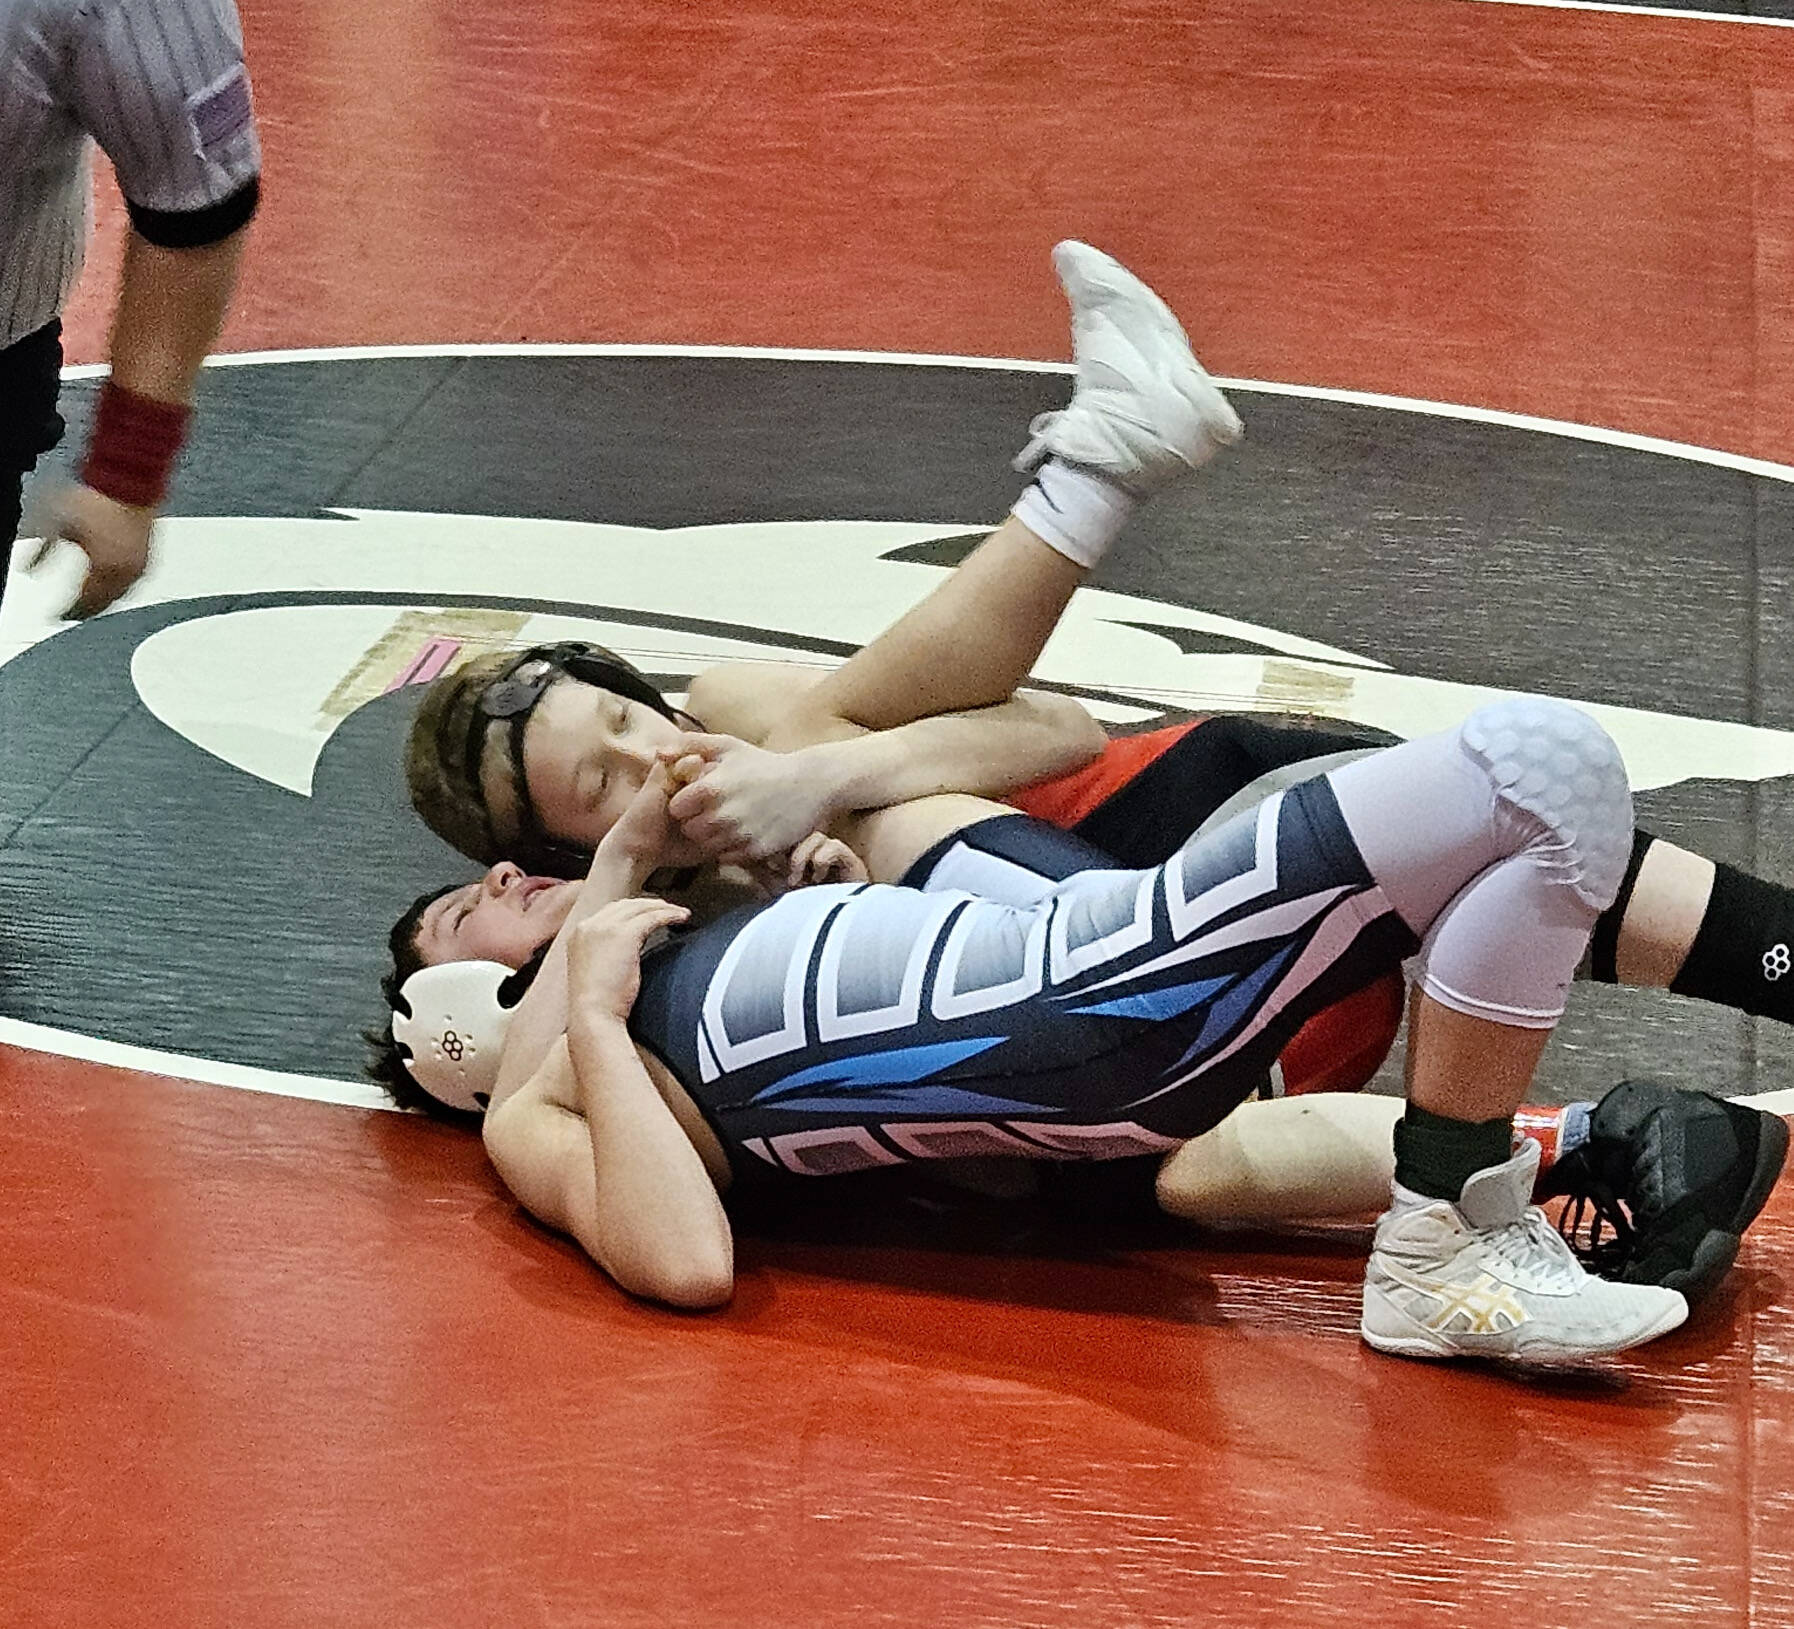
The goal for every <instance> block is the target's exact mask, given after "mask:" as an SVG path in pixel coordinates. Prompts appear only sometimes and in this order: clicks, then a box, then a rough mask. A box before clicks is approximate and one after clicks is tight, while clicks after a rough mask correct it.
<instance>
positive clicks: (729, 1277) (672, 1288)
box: [654, 1272, 735, 1312]
mask: <svg viewBox="0 0 1794 1629" xmlns="http://www.w3.org/2000/svg"><path fill="white" fill-rule="evenodd" d="M734 1298H735V1274H734V1273H733V1272H721V1273H716V1272H710V1273H687V1274H684V1275H682V1276H681V1277H678V1278H674V1279H669V1280H668V1281H667V1282H666V1283H665V1284H664V1285H663V1286H662V1287H661V1289H660V1291H659V1293H658V1294H656V1295H655V1297H654V1299H655V1300H656V1301H659V1302H661V1303H663V1304H664V1305H666V1306H669V1307H677V1308H678V1309H679V1310H680V1311H681V1312H714V1311H715V1310H716V1309H717V1308H718V1307H726V1306H727V1305H728V1304H729V1303H730V1301H732V1300H733V1299H734Z"/></svg>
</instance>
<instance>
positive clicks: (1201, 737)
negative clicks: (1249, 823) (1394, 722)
mask: <svg viewBox="0 0 1794 1629" xmlns="http://www.w3.org/2000/svg"><path fill="white" fill-rule="evenodd" d="M1394 740H1395V737H1394V736H1391V735H1387V734H1385V733H1384V732H1383V731H1381V730H1372V729H1369V728H1368V727H1365V726H1359V725H1354V724H1346V723H1340V722H1337V721H1329V722H1328V723H1327V724H1325V725H1319V724H1315V723H1313V722H1311V721H1307V720H1300V719H1294V718H1290V717H1286V716H1282V715H1269V716H1267V717H1264V718H1257V717H1246V716H1243V715H1238V714H1226V715H1222V716H1220V717H1217V718H1210V719H1205V720H1204V721H1203V722H1202V723H1200V724H1198V725H1197V726H1196V727H1195V728H1194V729H1193V730H1191V731H1190V732H1189V733H1188V734H1187V735H1185V736H1184V737H1183V738H1182V739H1181V740H1179V741H1178V742H1176V743H1175V744H1174V745H1173V746H1171V747H1170V748H1168V749H1167V750H1166V751H1165V752H1163V753H1161V754H1160V755H1159V756H1158V757H1157V758H1155V759H1153V760H1152V762H1150V763H1149V764H1147V765H1146V766H1145V767H1144V768H1143V769H1141V770H1140V772H1139V773H1138V774H1136V775H1135V776H1134V777H1133V778H1132V779H1131V780H1129V781H1128V782H1127V783H1126V784H1125V785H1123V786H1121V787H1119V788H1118V789H1117V790H1116V791H1115V792H1113V793H1111V794H1110V796H1109V797H1107V798H1105V799H1104V800H1103V802H1102V803H1100V804H1099V805H1098V806H1097V807H1096V808H1095V809H1093V810H1091V812H1090V813H1089V814H1087V815H1086V816H1085V817H1084V818H1083V819H1082V820H1080V821H1079V822H1078V823H1077V825H1076V826H1074V827H1073V828H1072V830H1073V831H1074V832H1075V833H1076V835H1077V836H1079V837H1081V838H1082V839H1083V840H1084V841H1085V842H1087V843H1090V844H1092V845H1093V846H1095V847H1096V848H1098V849H1100V850H1102V851H1103V852H1104V853H1105V854H1107V855H1109V856H1110V857H1111V858H1112V859H1113V860H1114V861H1115V863H1117V864H1119V865H1125V866H1148V865H1159V864H1162V863H1163V862H1164V861H1165V860H1166V859H1167V858H1168V857H1169V856H1170V855H1171V854H1172V853H1173V852H1175V851H1176V850H1177V849H1178V848H1179V847H1181V846H1182V844H1183V843H1184V842H1185V840H1186V839H1187V838H1188V837H1189V836H1190V834H1191V833H1192V832H1195V831H1198V830H1200V829H1201V828H1203V827H1204V826H1205V825H1208V824H1210V823H1211V822H1212V821H1214V819H1215V817H1216V816H1217V815H1220V816H1222V817H1225V815H1227V814H1231V813H1235V812H1237V811H1238V810H1239V809H1240V808H1244V807H1249V806H1250V805H1251V804H1255V803H1258V802H1261V801H1262V800H1263V799H1264V798H1266V797H1268V796H1270V794H1271V793H1272V792H1274V791H1277V790H1279V789H1280V788H1281V787H1283V786H1288V785H1293V784H1295V783H1296V782H1297V781H1299V780H1302V779H1306V778H1307V774H1309V773H1312V774H1320V773H1322V772H1323V771H1324V770H1325V769H1328V768H1331V767H1332V766H1333V764H1334V763H1336V762H1338V761H1339V755H1341V754H1344V753H1354V752H1364V751H1372V750H1375V749H1376V748H1377V747H1380V746H1388V745H1389V744H1390V743H1391V742H1393V741H1394ZM1303 765H1311V766H1312V767H1311V769H1309V770H1308V771H1307V772H1306V773H1305V772H1303V771H1302V769H1301V768H1300V767H1299V766H1303Z"/></svg>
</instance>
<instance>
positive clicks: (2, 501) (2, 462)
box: [0, 321, 63, 594]
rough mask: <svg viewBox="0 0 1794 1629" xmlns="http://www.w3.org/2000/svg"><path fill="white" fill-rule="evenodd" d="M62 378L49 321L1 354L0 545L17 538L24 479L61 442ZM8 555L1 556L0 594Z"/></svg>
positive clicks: (57, 339)
mask: <svg viewBox="0 0 1794 1629" xmlns="http://www.w3.org/2000/svg"><path fill="white" fill-rule="evenodd" d="M61 378H62V324H61V322H60V321H51V322H49V323H47V324H46V325H45V326H44V327H42V328H39V329H38V330H37V331H36V332H35V333H30V334H27V335H26V336H25V337H24V338H23V339H21V340H19V341H17V342H16V343H14V344H12V345H8V346H7V347H6V348H5V349H4V350H0V545H3V546H4V549H5V550H6V551H7V552H8V553H9V552H10V550H11V548H12V543H13V539H14V538H16V537H17V536H18V534H19V519H20V516H21V514H22V512H23V508H24V490H25V477H26V476H27V475H28V474H30V473H31V471H32V470H34V469H35V468H36V467H37V461H38V459H39V458H40V457H41V456H42V455H43V454H44V453H47V452H48V451H49V450H50V449H51V448H52V447H54V446H55V445H56V443H57V442H59V441H60V440H61V439H62V430H63V424H62V415H61V414H60V413H58V412H57V411H56V392H57V387H58V386H59V385H60V383H61ZM6 559H7V553H0V594H3V593H4V592H5V589H6V573H5V570H4V566H5V562H6Z"/></svg>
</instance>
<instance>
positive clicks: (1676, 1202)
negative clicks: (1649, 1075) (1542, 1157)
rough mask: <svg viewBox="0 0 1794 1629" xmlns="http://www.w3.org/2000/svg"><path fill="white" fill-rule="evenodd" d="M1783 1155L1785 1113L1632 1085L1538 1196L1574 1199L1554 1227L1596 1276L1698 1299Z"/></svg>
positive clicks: (1760, 1202)
mask: <svg viewBox="0 0 1794 1629" xmlns="http://www.w3.org/2000/svg"><path fill="white" fill-rule="evenodd" d="M1787 1157H1788V1123H1787V1121H1785V1120H1783V1119H1782V1117H1781V1116H1780V1115H1777V1114H1765V1113H1764V1112H1763V1111H1762V1110H1761V1109H1753V1108H1751V1107H1750V1105H1749V1104H1748V1103H1730V1102H1727V1101H1726V1100H1725V1099H1724V1098H1720V1097H1714V1096H1713V1095H1712V1094H1711V1093H1708V1092H1694V1091H1684V1090H1682V1089H1681V1088H1679V1087H1675V1086H1670V1085H1666V1084H1665V1083H1664V1082H1662V1081H1656V1080H1627V1081H1622V1082H1621V1083H1620V1084H1619V1085H1618V1086H1616V1087H1614V1089H1613V1090H1612V1091H1610V1092H1609V1093H1608V1094H1607V1095H1606V1096H1605V1097H1604V1098H1602V1099H1601V1101H1600V1102H1599V1103H1597V1104H1596V1105H1595V1108H1594V1112H1593V1114H1592V1115H1591V1116H1590V1119H1589V1137H1588V1141H1587V1142H1586V1143H1584V1144H1583V1145H1582V1146H1581V1147H1580V1148H1578V1149H1576V1150H1574V1151H1573V1152H1572V1153H1570V1154H1567V1155H1565V1156H1564V1157H1563V1158H1562V1159H1561V1160H1559V1161H1558V1162H1557V1164H1556V1165H1554V1166H1553V1167H1552V1168H1551V1170H1550V1171H1549V1172H1548V1173H1547V1175H1546V1177H1545V1180H1544V1182H1543V1184H1542V1185H1541V1188H1542V1191H1541V1197H1548V1196H1550V1195H1555V1194H1563V1195H1567V1196H1568V1199H1569V1203H1568V1204H1567V1205H1566V1206H1565V1207H1564V1212H1563V1216H1562V1217H1561V1219H1560V1221H1559V1227H1560V1228H1561V1230H1562V1232H1563V1235H1564V1237H1565V1238H1566V1239H1567V1240H1568V1241H1569V1242H1570V1246H1571V1248H1572V1249H1574V1250H1575V1251H1576V1253H1577V1255H1578V1256H1580V1257H1581V1258H1582V1262H1583V1264H1584V1265H1585V1266H1586V1267H1587V1268H1588V1269H1589V1270H1590V1271H1591V1272H1595V1273H1599V1274H1601V1276H1602V1277H1604V1278H1613V1279H1618V1280H1619V1281H1620V1282H1622V1283H1627V1284H1661V1285H1663V1286H1664V1287H1665V1288H1668V1289H1672V1290H1680V1291H1681V1292H1682V1294H1683V1295H1684V1296H1686V1297H1687V1299H1688V1300H1689V1301H1691V1302H1692V1301H1695V1300H1698V1299H1699V1298H1700V1297H1701V1296H1703V1295H1705V1294H1706V1293H1707V1292H1708V1291H1709V1290H1711V1289H1712V1288H1713V1287H1714V1286H1715V1285H1716V1284H1717V1283H1718V1282H1719V1281H1720V1279H1722V1278H1723V1277H1724V1276H1725V1274H1726V1270H1727V1269H1728V1268H1729V1267H1730V1266H1731V1265H1732V1262H1733V1261H1734V1259H1736V1257H1737V1254H1738V1243H1739V1240H1740V1239H1741V1238H1742V1237H1743V1235H1744V1230H1745V1229H1746V1228H1747V1227H1749V1226H1750V1224H1751V1223H1752V1222H1754V1221H1755V1220H1756V1218H1757V1213H1758V1212H1759V1211H1761V1210H1762V1208H1763V1206H1764V1205H1765V1204H1766V1203H1767V1202H1768V1199H1769V1194H1770V1190H1771V1189H1773V1188H1774V1186H1775V1181H1776V1178H1777V1177H1779V1176H1780V1175H1781V1170H1782V1165H1783V1163H1784V1162H1785V1161H1786V1159H1787Z"/></svg>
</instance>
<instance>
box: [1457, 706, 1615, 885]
mask: <svg viewBox="0 0 1794 1629" xmlns="http://www.w3.org/2000/svg"><path fill="white" fill-rule="evenodd" d="M1462 739H1463V744H1464V750H1465V751H1466V753H1468V755H1469V756H1470V758H1471V760H1472V761H1473V762H1475V763H1476V764H1477V765H1478V766H1479V767H1480V768H1481V769H1482V770H1483V771H1484V773H1485V774H1486V775H1487V776H1488V778H1489V784H1490V787H1491V789H1492V790H1493V792H1494V794H1495V797H1496V799H1497V801H1498V802H1499V803H1502V804H1504V805H1506V806H1507V807H1509V808H1511V809H1515V810H1519V811H1522V812H1523V813H1524V814H1525V815H1528V816H1530V817H1531V818H1532V820H1534V821H1536V822H1537V823H1538V826H1539V827H1540V828H1542V831H1541V833H1540V835H1541V837H1542V838H1543V841H1542V843H1540V844H1538V845H1536V846H1537V847H1538V849H1539V852H1540V853H1541V855H1542V856H1543V857H1545V859H1546V862H1547V864H1548V866H1549V868H1550V869H1551V870H1552V871H1553V872H1555V873H1556V874H1558V875H1559V876H1560V877H1561V879H1562V880H1563V881H1564V882H1565V883H1567V884H1568V885H1569V886H1570V887H1571V888H1572V889H1573V890H1574V891H1575V893H1576V894H1577V896H1578V897H1579V898H1580V899H1582V900H1583V901H1584V903H1586V904H1587V905H1589V906H1590V907H1591V908H1593V909H1595V910H1598V911H1601V910H1606V909H1607V907H1608V906H1609V905H1611V904H1612V903H1613V901H1614V897H1615V895H1616V894H1618V892H1619V887H1620V882H1621V880H1622V879H1623V878H1624V876H1625V874H1626V864H1627V860H1628V858H1629V856H1630V854H1631V848H1632V792H1631V788H1630V787H1629V786H1628V784H1627V781H1626V765H1625V761H1624V760H1623V759H1622V758H1621V756H1620V749H1619V747H1618V746H1617V745H1616V744H1615V742H1614V739H1613V737H1612V736H1610V735H1609V734H1608V733H1607V731H1606V730H1604V729H1603V728H1602V727H1601V726H1600V725H1599V724H1598V723H1596V722H1595V720H1594V719H1593V718H1591V717H1590V716H1589V715H1588V714H1587V713H1585V712H1583V711H1582V710H1581V708H1579V707H1572V706H1571V705H1570V704H1569V703H1568V702H1564V701H1556V700H1553V699H1552V698H1550V697H1546V696H1512V697H1509V698H1507V699H1505V700H1503V701H1498V702H1492V703H1490V704H1489V705H1488V706H1486V707H1479V708H1478V709H1477V710H1476V711H1475V712H1474V713H1472V714H1471V715H1470V717H1469V718H1467V719H1466V720H1465V721H1464V725H1463V731H1462Z"/></svg>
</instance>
